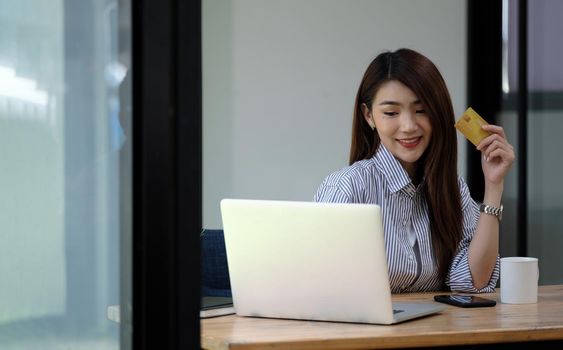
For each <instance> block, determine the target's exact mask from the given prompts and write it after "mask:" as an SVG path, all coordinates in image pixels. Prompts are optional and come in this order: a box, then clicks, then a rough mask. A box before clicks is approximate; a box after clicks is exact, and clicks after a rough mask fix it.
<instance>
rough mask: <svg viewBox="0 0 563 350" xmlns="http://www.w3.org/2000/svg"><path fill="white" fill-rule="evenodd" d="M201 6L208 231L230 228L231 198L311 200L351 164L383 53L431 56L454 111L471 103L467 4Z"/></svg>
mask: <svg viewBox="0 0 563 350" xmlns="http://www.w3.org/2000/svg"><path fill="white" fill-rule="evenodd" d="M202 12H203V227H205V228H220V227H222V225H221V217H220V212H219V202H220V200H221V199H222V198H226V197H231V198H257V199H287V200H306V201H309V200H311V199H312V198H313V195H314V193H315V192H316V190H317V188H318V186H319V185H320V183H321V182H322V180H323V179H324V178H325V177H326V176H327V175H328V174H329V173H330V172H332V171H335V170H337V169H340V168H342V167H344V166H346V165H347V159H348V150H349V144H350V133H351V121H352V109H353V106H354V97H355V93H356V90H357V88H358V85H359V83H360V79H361V77H362V74H363V72H364V70H365V69H366V67H367V65H368V64H369V62H371V60H372V59H373V58H374V57H375V56H376V55H377V54H378V53H380V52H381V51H383V50H395V49H398V48H401V47H409V48H412V49H415V50H418V51H420V52H422V53H423V54H425V55H426V56H428V57H429V58H430V59H431V60H433V61H434V63H435V64H436V65H437V66H438V68H439V69H440V71H441V72H442V74H443V75H444V78H445V79H446V82H447V84H448V87H449V89H450V92H451V95H452V99H453V103H454V109H455V113H456V115H461V114H462V113H463V111H464V110H465V108H466V107H467V106H466V102H465V101H466V1H465V0H455V1H454V0H425V1H411V0H377V1H374V0H366V1H359V0H355V1H339V0H269V1H265V0H230V1H223V0H221V1H212V0H206V1H203V8H202ZM460 141H461V139H460V138H459V139H458V144H459V145H460V148H459V154H460V155H463V157H464V156H465V142H460ZM459 164H460V171H461V173H462V174H465V168H464V167H465V160H464V158H463V159H462V158H461V157H460V161H459Z"/></svg>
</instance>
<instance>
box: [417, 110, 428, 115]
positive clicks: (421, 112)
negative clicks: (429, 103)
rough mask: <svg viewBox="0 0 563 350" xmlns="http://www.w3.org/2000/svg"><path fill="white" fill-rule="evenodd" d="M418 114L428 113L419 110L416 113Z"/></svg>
mask: <svg viewBox="0 0 563 350" xmlns="http://www.w3.org/2000/svg"><path fill="white" fill-rule="evenodd" d="M416 113H417V114H425V113H426V111H425V110H424V109H418V110H417V111H416Z"/></svg>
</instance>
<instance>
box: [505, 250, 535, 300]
mask: <svg viewBox="0 0 563 350" xmlns="http://www.w3.org/2000/svg"><path fill="white" fill-rule="evenodd" d="M539 277H540V272H539V267H538V259H537V258H528V257H509V258H501V259H500V301H501V302H503V303H506V304H533V303H537V302H538V280H539Z"/></svg>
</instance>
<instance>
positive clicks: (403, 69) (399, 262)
mask: <svg viewBox="0 0 563 350" xmlns="http://www.w3.org/2000/svg"><path fill="white" fill-rule="evenodd" d="M454 123H455V117H454V113H453V107H452V103H451V99H450V95H449V93H448V90H447V88H446V84H445V82H444V79H443V78H442V76H441V75H440V72H439V71H438V69H437V68H436V66H435V65H434V64H433V63H432V62H431V61H430V60H429V59H428V58H426V57H425V56H423V55H421V54H420V53H418V52H415V51H413V50H409V49H400V50H397V51H395V52H385V53H382V54H380V55H378V56H377V57H376V58H375V59H374V60H373V61H372V62H371V64H370V65H369V66H368V68H367V70H366V72H365V74H364V77H363V79H362V82H361V84H360V87H359V89H358V93H357V96H356V102H355V107H354V119H353V125H352V145H351V149H350V166H348V167H346V168H344V169H342V170H340V171H337V172H335V173H333V174H331V175H329V176H328V177H327V178H326V180H325V181H324V182H323V184H322V185H321V187H320V188H319V190H318V192H317V194H316V196H315V201H321V202H349V203H372V204H378V205H380V206H381V209H382V214H383V222H384V231H385V246H386V250H387V261H388V266H389V278H390V283H391V290H392V292H393V293H400V292H418V291H436V290H442V289H444V288H449V289H451V290H452V291H464V292H473V293H478V292H492V291H494V287H495V285H496V282H497V280H498V276H499V261H498V246H499V243H498V242H499V221H500V217H501V214H502V206H501V197H502V192H503V184H504V177H505V175H506V173H507V172H508V170H509V168H510V166H511V165H512V163H513V161H514V158H515V157H514V151H513V149H512V146H511V145H510V144H509V143H508V142H507V140H506V136H505V134H504V131H503V129H502V128H501V127H499V126H495V125H486V126H483V129H484V130H486V131H489V132H491V133H492V134H491V135H490V136H488V137H487V138H485V139H484V140H483V141H482V142H481V143H480V144H479V145H478V147H477V149H478V150H479V151H481V153H482V156H483V157H482V162H481V163H482V168H483V174H484V176H485V195H484V199H483V205H481V207H480V206H479V205H477V203H475V201H473V199H472V198H471V196H470V193H469V190H468V188H467V185H466V183H465V181H464V180H463V179H462V178H461V177H459V176H458V175H457V141H456V132H455V128H454V126H453V125H454ZM480 208H481V209H480Z"/></svg>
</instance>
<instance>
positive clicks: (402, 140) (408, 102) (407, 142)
mask: <svg viewBox="0 0 563 350" xmlns="http://www.w3.org/2000/svg"><path fill="white" fill-rule="evenodd" d="M362 111H363V114H364V118H365V119H366V121H367V122H368V124H369V125H370V126H371V127H372V128H373V127H375V128H376V129H377V134H378V135H379V138H380V139H381V143H383V145H384V146H385V147H386V148H387V149H388V150H389V151H390V152H391V153H392V154H393V155H394V156H395V158H397V159H398V160H399V162H400V163H401V164H402V165H403V167H404V168H405V170H406V171H407V173H408V174H409V175H410V176H411V178H413V177H414V175H415V171H416V162H417V161H418V160H419V159H420V157H421V156H422V154H423V153H424V151H425V150H426V148H427V147H428V145H429V144H430V138H431V137H432V126H431V125H430V118H429V117H428V116H427V115H426V112H425V110H424V106H423V105H422V103H421V102H420V100H419V99H418V97H417V96H416V95H415V94H414V92H412V90H411V89H409V88H408V87H406V86H405V85H404V84H402V83H401V82H399V81H396V80H391V81H388V82H386V83H384V84H382V85H381V87H380V88H379V90H378V91H377V93H376V94H375V98H374V100H373V104H372V106H371V109H369V108H367V106H365V105H363V106H362Z"/></svg>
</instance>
